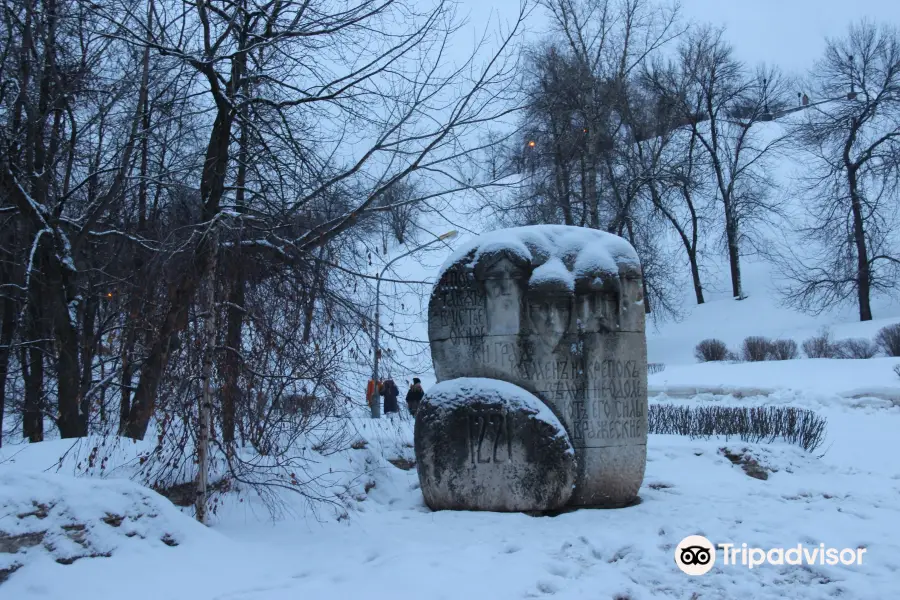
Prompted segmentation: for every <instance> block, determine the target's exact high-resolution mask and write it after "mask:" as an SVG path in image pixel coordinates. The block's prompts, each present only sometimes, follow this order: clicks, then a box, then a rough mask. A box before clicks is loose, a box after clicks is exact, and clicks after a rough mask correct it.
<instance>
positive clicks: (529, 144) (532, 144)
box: [528, 140, 534, 148]
mask: <svg viewBox="0 0 900 600" xmlns="http://www.w3.org/2000/svg"><path fill="white" fill-rule="evenodd" d="M528 147H529V148H534V140H531V141H530V142H528Z"/></svg>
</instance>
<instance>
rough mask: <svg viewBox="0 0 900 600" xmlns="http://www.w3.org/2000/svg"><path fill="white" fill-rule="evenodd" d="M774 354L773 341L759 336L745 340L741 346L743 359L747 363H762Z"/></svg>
mask: <svg viewBox="0 0 900 600" xmlns="http://www.w3.org/2000/svg"><path fill="white" fill-rule="evenodd" d="M771 353H772V340H770V339H769V338H767V337H762V336H759V335H752V336H750V337H748V338H746V339H744V343H743V344H742V345H741V358H743V359H744V360H746V361H747V362H762V361H764V360H767V359H768V358H769V355H770V354H771Z"/></svg>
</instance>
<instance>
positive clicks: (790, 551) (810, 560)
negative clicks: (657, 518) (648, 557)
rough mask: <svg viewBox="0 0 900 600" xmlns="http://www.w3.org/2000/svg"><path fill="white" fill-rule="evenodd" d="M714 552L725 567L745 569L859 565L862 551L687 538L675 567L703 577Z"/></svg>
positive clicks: (682, 544) (679, 547) (711, 564)
mask: <svg viewBox="0 0 900 600" xmlns="http://www.w3.org/2000/svg"><path fill="white" fill-rule="evenodd" d="M716 548H718V549H719V550H720V551H721V553H722V564H723V565H725V566H734V565H741V566H743V567H747V568H748V569H753V568H755V567H759V566H761V565H764V564H766V563H769V564H770V565H836V564H838V563H840V564H844V565H861V564H862V557H863V554H865V553H866V548H843V549H838V548H826V547H825V544H819V545H818V546H812V547H807V546H804V545H803V544H797V545H796V546H793V547H790V548H770V549H769V550H764V549H762V548H753V547H748V546H747V544H741V545H740V546H737V545H736V544H713V543H712V542H710V541H709V540H708V539H706V538H705V537H703V536H702V535H689V536H687V537H686V538H684V539H683V540H681V542H680V543H679V544H678V546H676V547H675V564H676V565H678V568H679V569H681V570H682V571H683V572H685V573H687V574H688V575H704V574H706V573H708V572H709V571H710V569H712V568H713V565H715V564H716Z"/></svg>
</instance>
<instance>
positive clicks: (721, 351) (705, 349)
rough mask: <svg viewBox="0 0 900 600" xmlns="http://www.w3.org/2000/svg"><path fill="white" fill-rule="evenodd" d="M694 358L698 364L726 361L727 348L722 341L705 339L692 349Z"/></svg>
mask: <svg viewBox="0 0 900 600" xmlns="http://www.w3.org/2000/svg"><path fill="white" fill-rule="evenodd" d="M694 356H695V357H696V358H697V360H698V361H700V362H714V361H723V360H728V346H726V345H725V342H723V341H722V340H717V339H714V338H710V339H706V340H703V341H701V342H700V343H699V344H697V345H696V346H695V347H694Z"/></svg>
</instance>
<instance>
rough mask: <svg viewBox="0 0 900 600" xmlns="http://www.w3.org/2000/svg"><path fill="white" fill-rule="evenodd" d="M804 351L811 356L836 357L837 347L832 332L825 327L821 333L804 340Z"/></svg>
mask: <svg viewBox="0 0 900 600" xmlns="http://www.w3.org/2000/svg"><path fill="white" fill-rule="evenodd" d="M803 352H804V353H805V354H806V356H808V357H809V358H835V357H836V356H837V348H836V346H835V343H834V341H833V340H832V339H831V332H830V331H829V330H828V329H823V330H822V331H821V332H820V333H819V335H817V336H814V337H811V338H809V339H808V340H806V341H805V342H803Z"/></svg>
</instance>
